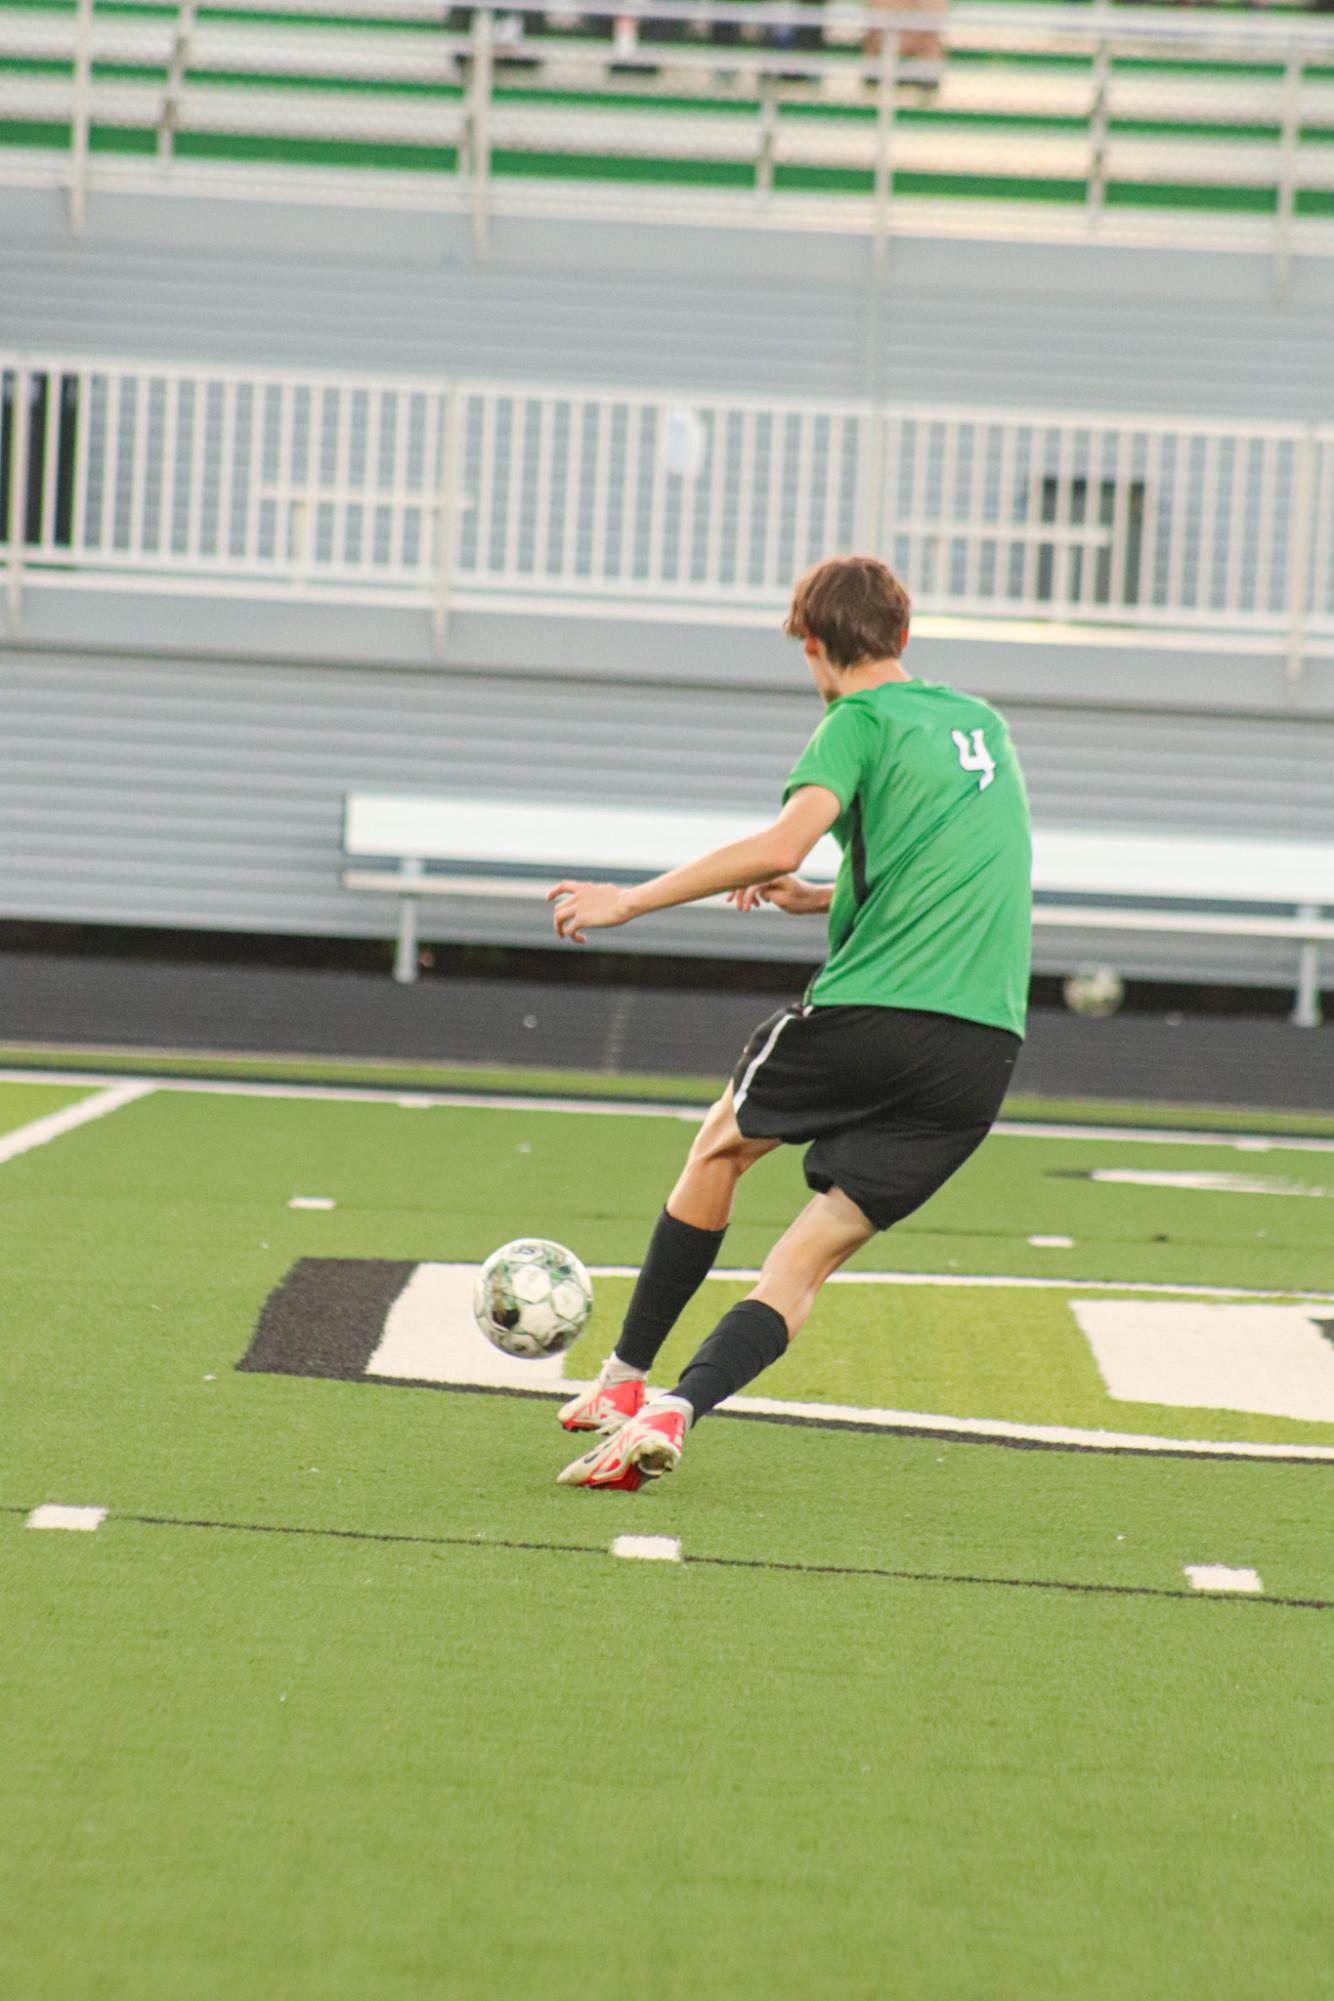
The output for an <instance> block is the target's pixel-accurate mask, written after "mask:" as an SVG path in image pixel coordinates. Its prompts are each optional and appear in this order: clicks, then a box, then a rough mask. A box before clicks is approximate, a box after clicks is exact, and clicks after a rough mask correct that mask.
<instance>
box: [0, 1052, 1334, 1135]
mask: <svg viewBox="0 0 1334 2001" xmlns="http://www.w3.org/2000/svg"><path fill="white" fill-rule="evenodd" d="M124 1081H125V1076H124V1072H123V1071H122V1072H111V1073H106V1072H102V1071H95V1070H89V1071H80V1070H26V1069H18V1070H0V1083H3V1084H70V1085H87V1086H89V1087H90V1088H92V1087H95V1086H112V1085H119V1084H122V1083H123V1082H124ZM132 1081H133V1082H134V1083H135V1084H137V1085H139V1086H140V1087H141V1088H142V1089H144V1090H150V1091H185V1092H189V1093H192V1094H197V1095H199V1096H203V1097H222V1098H291V1099H298V1100H299V1099H307V1100H310V1101H312V1102H314V1103H318V1104H329V1105H397V1106H400V1107H402V1106H404V1105H405V1104H406V1105H409V1106H410V1108H411V1109H412V1110H414V1111H419V1110H424V1109H426V1108H427V1107H429V1106H432V1105H440V1106H444V1107H446V1108H453V1109H455V1110H463V1111H497V1112H560V1113H572V1114H577V1115H580V1116H584V1115H589V1114H591V1115H593V1116H595V1117H598V1118H619V1119H680V1120H682V1121H684V1123H685V1124H687V1125H699V1124H700V1123H701V1122H702V1120H703V1118H704V1115H705V1112H706V1111H707V1110H708V1107H707V1106H706V1105H667V1104H655V1103H652V1102H639V1101H636V1100H633V1099H629V1098H607V1099H604V1098H548V1097H511V1096H510V1095H509V1094H508V1093H506V1092H503V1091H417V1092H414V1093H413V1094H412V1096H411V1098H410V1099H406V1098H405V1096H404V1092H403V1087H402V1086H401V1085H399V1086H397V1087H394V1086H388V1085H387V1086H385V1087H383V1088H379V1087H375V1086H371V1085H363V1084H358V1085H348V1086H343V1085H332V1084H269V1083H263V1082H258V1081H248V1080H245V1079H241V1078H223V1077H139V1078H135V1079H133V1080H132ZM992 1130H993V1131H994V1132H995V1133H997V1134H999V1135H1000V1136H1001V1138H1003V1139H1076V1140H1108V1141H1117V1142H1122V1143H1124V1142H1126V1141H1134V1142H1136V1143H1137V1144H1138V1143H1141V1142H1142V1143H1143V1144H1145V1145H1146V1146H1231V1147H1236V1148H1237V1149H1238V1150H1239V1151H1243V1152H1251V1151H1254V1150H1256V1149H1257V1148H1261V1147H1263V1148H1265V1149H1270V1148H1272V1149H1273V1150H1274V1151H1276V1152H1293V1153H1334V1139H1312V1138H1306V1137H1301V1136H1295V1135H1294V1136H1288V1135H1285V1134H1283V1133H1244V1132H1232V1131H1219V1132H1207V1131H1200V1130H1191V1131H1186V1130H1184V1129H1182V1130H1180V1131H1178V1130H1176V1129H1175V1128H1172V1127H1167V1126H1110V1125H1087V1126H1081V1125H1050V1124H1047V1123H1045V1122H1042V1121H1026V1120H1014V1119H1001V1120H1000V1121H999V1122H998V1123H997V1124H996V1125H995V1126H994V1127H993V1128H992Z"/></svg>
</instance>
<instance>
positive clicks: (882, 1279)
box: [366, 1264, 1334, 1462]
mask: <svg viewBox="0 0 1334 2001" xmlns="http://www.w3.org/2000/svg"><path fill="white" fill-rule="evenodd" d="M613 1269H614V1270H615V1271H616V1272H617V1273H619V1272H620V1271H622V1270H625V1269H627V1268H625V1267H615V1268H609V1267H607V1266H598V1265H594V1266H592V1267H591V1270H592V1273H593V1276H594V1277H595V1278H596V1277H609V1276H611V1275H612V1271H613ZM475 1275H476V1267H475V1266H473V1265H466V1264H422V1265H418V1267H417V1269H416V1271H415V1272H414V1273H413V1275H412V1277H411V1279H410V1280H409V1281H408V1284H407V1285H406V1286H405V1287H404V1289H403V1291H402V1292H401V1293H400V1294H399V1297H398V1299H397V1300H396V1301H395V1303H394V1305H393V1307H392V1308H391V1309H390V1312H389V1316H388V1318H387V1319H386V1321H385V1327H384V1333H383V1335H382V1336H381V1339H380V1344H379V1346H378V1347H377V1348H376V1350H375V1353H374V1354H373V1355H372V1356H371V1358H370V1360H369V1362H368V1363H367V1364H366V1374H367V1375H368V1376H372V1377H375V1378H378V1379H380V1380H382V1381H389V1382H394V1381H399V1382H416V1383H440V1384H443V1385H446V1386H448V1387H451V1388H456V1389H509V1390H520V1391H525V1392H527V1393H528V1394H529V1395H536V1396H544V1397H551V1398H553V1399H563V1398H565V1397H569V1396H574V1395H577V1394H578V1392H579V1391H580V1390H582V1389H586V1388H587V1387H588V1385H587V1384H586V1383H583V1382H573V1381H567V1380H566V1379H565V1378H564V1377H562V1375H561V1368H562V1366H563V1361H562V1357H561V1356H559V1355H553V1356H548V1357H544V1358H543V1359H542V1360H541V1361H535V1362H526V1361H521V1360H519V1359H518V1358H517V1357H515V1356H513V1355H504V1354H502V1353H501V1352H500V1350H499V1349H498V1348H493V1347H492V1345H491V1343H490V1342H489V1341H488V1340H487V1339H486V1337H485V1336H484V1335H483V1334H482V1333H481V1331H480V1330H479V1328H478V1327H477V1325H476V1323H475V1321H474V1320H473V1316H472V1292H473V1281H474V1278H475ZM712 1276H714V1277H717V1278H733V1277H740V1276H750V1277H754V1276H755V1274H754V1273H749V1274H741V1273H735V1272H718V1273H715V1274H713V1275H712ZM898 1276H899V1275H898V1274H895V1273H885V1272H867V1273H865V1274H857V1273H847V1274H844V1278H845V1282H851V1283H854V1284H855V1283H856V1282H857V1280H858V1278H859V1277H860V1278H861V1280H862V1282H863V1283H865V1282H867V1281H869V1282H871V1283H872V1284H886V1283H888V1284H893V1283H894V1282H895V1281H896V1279H897V1277H898ZM903 1276H904V1282H906V1283H908V1284H914V1283H916V1282H917V1281H918V1279H919V1278H920V1277H922V1276H923V1275H922V1274H919V1273H907V1274H904V1275H903ZM932 1277H933V1278H934V1277H935V1275H934V1274H933V1275H932ZM979 1282H980V1283H983V1284H985V1283H986V1281H985V1280H982V1281H979ZM943 1283H945V1284H948V1285H968V1284H971V1283H974V1281H971V1280H969V1279H968V1278H967V1277H965V1276H962V1275H954V1274H951V1275H950V1276H949V1277H948V1278H946V1279H945V1280H944V1281H943ZM1012 1283H1014V1284H1018V1285H1023V1284H1025V1283H1030V1284H1031V1283H1037V1284H1039V1285H1042V1286H1050V1285H1053V1284H1055V1283H1056V1281H1055V1280H1050V1279H1047V1280H1038V1281H1031V1280H1030V1281H1025V1280H1022V1279H1018V1280H1014V1281H1012ZM1102 1289H1103V1290H1108V1291H1119V1290H1120V1289H1121V1288H1119V1287H1116V1286H1110V1287H1103V1288H1102ZM1147 1289H1148V1290H1154V1289H1155V1288H1147ZM1160 1289H1161V1290H1162V1291H1164V1292H1166V1291H1169V1290H1170V1289H1171V1288H1167V1287H1163V1288H1160ZM720 1408H722V1409H724V1410H727V1411H731V1412H733V1413H735V1414H736V1415H738V1416H744V1415H748V1414H753V1415H755V1416H757V1417H779V1418H790V1419H798V1420H805V1421H807V1422H810V1423H817V1424H821V1425H838V1426H850V1427H854V1428H860V1429H863V1430H865V1429H873V1430H876V1431H913V1432H928V1433H932V1434H944V1435H946V1436H950V1437H960V1436H964V1437H970V1438H980V1439H1000V1440H1008V1441H1010V1442H1012V1443H1015V1444H1032V1445H1047V1446H1075V1447H1080V1448H1082V1449H1084V1450H1086V1451H1091V1452H1155V1453H1162V1452H1170V1453H1188V1454H1190V1455H1191V1456H1192V1457H1196V1458H1219V1457H1222V1458H1228V1459H1234V1458H1241V1459H1284V1460H1290V1459H1314V1460H1327V1461H1330V1462H1334V1445H1271V1444H1256V1443H1252V1442H1250V1441H1248V1440H1240V1441H1237V1442H1225V1443H1220V1442H1216V1441H1214V1440H1211V1439H1189V1438H1184V1439H1183V1438H1160V1437H1156V1436H1153V1435H1151V1434H1146V1433H1141V1432H1120V1431H1093V1430H1085V1429H1080V1428H1076V1427H1073V1426H1068V1425H1050V1424H1012V1423H1010V1422H1009V1421H1008V1420H1005V1419H999V1418H973V1417H949V1416H942V1415H940V1414H939V1413H937V1412H924V1411H912V1410H889V1409H881V1408H877V1407H875V1406H871V1407H868V1408H862V1407H861V1406H860V1405H856V1404H826V1403H789V1402H786V1401H784V1400H783V1399H780V1398H777V1397H759V1396H740V1397H729V1398H728V1399H727V1401H726V1403H724V1404H723V1405H722V1406H720Z"/></svg>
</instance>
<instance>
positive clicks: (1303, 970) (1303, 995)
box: [1292, 912, 1320, 1028]
mask: <svg viewBox="0 0 1334 2001" xmlns="http://www.w3.org/2000/svg"><path fill="white" fill-rule="evenodd" d="M1312 915H1314V912H1313V913H1312ZM1296 1002H1297V1004H1296V1006H1295V1007H1294V1008H1293V1010H1292V1019H1293V1023H1294V1026H1296V1027H1297V1028H1319V1026H1320V947H1319V945H1318V944H1317V943H1316V941H1315V939H1314V938H1306V939H1304V940H1303V941H1302V945H1301V948H1300V951H1299V953H1298V958H1297V994H1296Z"/></svg>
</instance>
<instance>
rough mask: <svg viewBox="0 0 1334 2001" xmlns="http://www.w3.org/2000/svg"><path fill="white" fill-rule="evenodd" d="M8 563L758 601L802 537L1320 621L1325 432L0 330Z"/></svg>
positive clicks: (1162, 605) (1190, 623)
mask: <svg viewBox="0 0 1334 2001" xmlns="http://www.w3.org/2000/svg"><path fill="white" fill-rule="evenodd" d="M0 386H2V389H3V411H2V414H0V553H2V556H3V562H4V566H5V571H6V582H7V594H8V605H9V613H10V622H11V627H12V626H13V624H15V623H16V621H17V618H18V614H19V610H20V599H21V592H22V588H23V585H24V583H25V581H26V582H28V583H31V584H33V585H38V586H42V587H53V586H56V585H59V584H63V585H65V586H68V587H87V586H89V585H92V584H101V585H104V586H105V585H114V584H115V583H116V582H117V581H118V580H121V581H126V580H131V579H132V580H133V582H134V585H135V588H136V589H148V590H151V589H154V588H157V589H171V588H182V587H185V585H186V584H187V582H188V583H189V584H191V585H193V586H196V587H198V588H200V589H205V588H213V589H225V590H228V591H230V592H232V593H233V594H235V593H237V592H240V593H242V594H245V593H251V594H260V595H273V594H275V593H277V594H281V595H288V596H302V595H307V596H314V595H318V596H321V597H324V598H328V599H343V600H348V599H361V600H363V601H365V600H368V599H369V600H373V601H377V602H384V603H394V604H401V605H405V606H421V607H425V608H427V609H430V610H431V611H432V612H433V613H434V614H435V616H436V620H437V624H438V625H439V626H440V627H441V628H443V624H444V620H445V618H446V616H447V613H448V610H449V607H450V605H451V604H452V603H453V604H459V603H466V604H467V606H469V607H470V608H476V607H485V606H492V607H495V608H504V609H509V610H514V609H523V608H524V607H525V606H527V607H532V608H537V607H539V606H544V605H552V604H558V605H561V606H565V607H568V608H570V609H578V608H580V607H583V608H586V609H587V608H591V609H605V608H607V607H608V606H609V605H621V606H625V607H627V608H629V607H631V606H633V608H634V612H635V615H636V616H638V617H650V618H657V619H671V618H673V617H680V616H691V615H693V616H699V615H706V614H710V613H711V614H713V615H715V616H718V617H721V618H728V619H733V620H737V619H740V620H751V619H756V620H760V619H763V620H767V619H769V618H770V617H772V616H773V615H774V614H775V613H776V612H777V611H779V610H781V607H782V606H783V604H784V603H785V602H786V597H787V593H788V590H789V587H790V584H791V581H792V578H793V576H794V575H795V574H796V573H798V572H799V571H800V570H801V569H802V568H804V567H805V566H806V565H808V564H809V563H811V562H813V561H815V560H816V559H817V558H818V557H820V556H821V555H823V554H826V553H828V552H830V551H832V550H836V549H840V548H850V547H860V548H864V549H871V550H874V551H876V552H878V553H880V554H882V555H883V556H884V557H885V558H886V560H887V561H889V562H890V563H891V564H892V565H893V567H894V568H895V569H896V570H897V571H898V572H899V573H900V574H902V575H903V576H904V577H905V579H906V580H907V581H908V583H909V585H910V587H911V589H912V591H913V595H914V599H915V601H916V603H917V604H918V606H919V608H920V609H921V610H923V611H926V612H969V613H990V614H996V615H1005V616H1018V615H1022V616H1027V617H1050V618H1060V619H1070V620H1078V621H1083V622H1086V623H1095V624H1097V623H1103V624H1106V623H1114V624H1118V625H1127V624H1129V625H1139V626H1147V627H1166V626H1175V627H1183V628H1192V629H1195V630H1203V631H1212V632H1234V633H1244V632H1251V633H1257V634H1267V635H1271V636H1273V637H1274V638H1277V639H1286V640H1287V641H1288V644H1289V647H1290V649H1295V653H1294V654H1293V657H1294V658H1295V659H1296V660H1297V665H1298V666H1299V665H1300V645H1301V643H1302V642H1303V641H1304V639H1305V637H1306V636H1307V635H1312V634H1319V635H1329V634H1334V585H1331V581H1330V578H1331V553H1332V548H1334V525H1332V518H1334V433H1330V432H1323V431H1315V430H1311V429H1309V428H1305V427H1302V426H1299V425H1246V424H1231V423H1225V422H1214V421H1209V420H1203V419H1201V420H1193V419H1182V420H1180V421H1173V420H1168V419H1162V418H1150V417H1133V416H1132V417H1119V418H1112V417H1092V416H1055V415H1051V414H1045V413H1037V412H1032V411H1022V410H968V409H963V408H958V409H945V408H923V407H918V406H894V405H881V406H871V405H869V404H854V403H834V402H820V403H815V402H809V403H807V402H796V401H791V400H784V399H780V398H775V399H767V400H766V399H759V398H747V397H727V398H723V397H700V398H691V399H685V398H683V397H680V396H672V395H663V396H652V395H646V394H642V393H636V392H631V391H626V392H623V393H618V392H604V393H593V392H589V391H586V390H578V389H563V388H553V387H547V386H519V385H512V384H511V385H502V384H491V383H481V382H457V383H453V384H448V383H440V382H430V381H423V380H417V379H411V378H369V377H368V378H355V379H353V378H347V377H332V376H317V375H309V376H305V375H299V374H296V373H294V372H273V371H241V370H236V369H209V368H187V367H183V366H169V365H161V364H139V365H136V364H132V363H127V362H109V361H107V362H103V361H90V360H83V359H78V358H68V359H67V358H62V357H46V358H41V357H29V358H25V357H20V356H17V355H14V356H10V357H4V356H0Z"/></svg>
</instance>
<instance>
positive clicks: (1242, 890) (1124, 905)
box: [342, 792, 1334, 1027]
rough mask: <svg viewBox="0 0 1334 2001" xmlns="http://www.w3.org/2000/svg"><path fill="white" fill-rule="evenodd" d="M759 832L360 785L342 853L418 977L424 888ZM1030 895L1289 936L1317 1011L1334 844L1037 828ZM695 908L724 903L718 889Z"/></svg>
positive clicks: (1141, 923)
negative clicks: (393, 922) (394, 929)
mask: <svg viewBox="0 0 1334 2001" xmlns="http://www.w3.org/2000/svg"><path fill="white" fill-rule="evenodd" d="M756 825H757V820H756V816H755V815H754V814H740V813H713V812H707V811H701V810H698V809H684V808H673V807H639V806H590V805H569V804H560V805H555V804H552V805H547V804H542V803H535V802H533V801H531V800H518V799H495V798H492V799H468V798H459V797H453V798H431V797H423V796H421V795H404V794H395V793H370V792H352V793H349V794H348V795H347V797H346V800H345V806H344V827H343V849H344V853H345V854H346V855H347V856H348V857H349V858H350V859H353V860H358V861H360V860H369V859H371V858H374V859H375V860H376V861H377V862H378V863H379V864H380V865H379V866H377V867H374V868H359V867H354V868H349V869H346V870H345V871H344V873H343V878H342V880H343V886H344V888H345V889H349V890H354V891H369V892H373V893H375V894H378V895H391V896H396V897H397V898H398V900H399V919H398V947H397V952H396V954H395V959H394V978H395V979H396V980H400V981H411V980H414V979H415V978H416V977H417V905H418V901H419V899H420V898H421V897H423V896H486V897H521V898H534V897H541V896H544V895H545V894H546V891H547V890H548V888H549V887H550V885H551V882H552V880H553V879H554V878H555V877H558V876H560V875H566V874H570V875H593V876H596V877H597V878H599V879H612V880H619V881H624V882H633V881H637V880H641V879H642V878H644V877H645V876H648V875H656V874H658V873H660V872H661V871H662V870H664V869H668V868H673V867H675V866H676V864H677V863H679V862H682V861H686V860H688V859H689V858H690V857H691V856H692V855H696V854H702V853H704V852H706V851H707V850H708V849H710V848H716V847H721V846H723V845H724V843H726V842H728V841H735V840H740V839H741V838H742V837H743V836H745V835H747V834H752V833H754V832H755V829H756ZM837 867H838V849H837V847H836V845H835V844H834V842H833V840H832V838H830V837H829V836H826V837H825V839H824V840H822V841H820V842H819V843H818V844H817V845H816V847H815V848H814V849H813V850H812V852H811V855H810V856H809V858H808V860H807V862H806V864H805V865H804V867H803V869H802V873H803V875H806V876H809V877H810V878H812V879H813V880H815V881H823V882H828V881H832V880H833V877H834V874H835V872H836V870H837ZM1033 889H1034V896H1035V903H1034V911H1033V917H1034V922H1035V923H1036V924H1040V925H1057V926H1060V927H1062V928H1064V929H1070V930H1087V931H1122V932H1124V931H1148V932H1152V931H1161V932H1169V933H1175V934H1177V935H1178V936H1179V935H1181V934H1183V933H1184V934H1189V935H1193V936H1200V937H1207V936H1214V937H1219V936H1221V937H1231V938H1278V939H1286V940H1290V941H1294V942H1296V943H1297V944H1298V945H1299V947H1300V957H1299V971H1298V980H1297V989H1296V996H1295V1005H1294V1010H1293V1017H1292V1018H1293V1020H1294V1022H1296V1023H1297V1024H1298V1025H1300V1026H1302V1027H1313V1026H1314V1025H1315V1024H1316V1023H1317V1022H1318V1021H1319V1019H1320V947H1321V945H1322V944H1331V943H1334V844H1331V843H1321V842H1317V841H1277V840H1236V839H1232V838H1219V839H1212V838H1202V837H1197V836H1186V835H1178V834H1145V833H1136V834H1126V833H1118V832H1113V831H1103V830H1091V829H1090V830H1084V829H1077V828H1058V827H1045V828H1038V829H1036V830H1035V832H1034V837H1033ZM1201 906H1212V907H1211V908H1204V907H1201ZM695 907H696V908H700V909H704V908H709V907H713V908H722V909H725V908H727V907H728V906H727V904H726V901H725V899H724V898H722V897H713V898H710V899H708V902H707V903H703V904H700V905H697V906H695ZM1322 911H1324V912H1327V913H1329V914H1327V915H1322Z"/></svg>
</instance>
